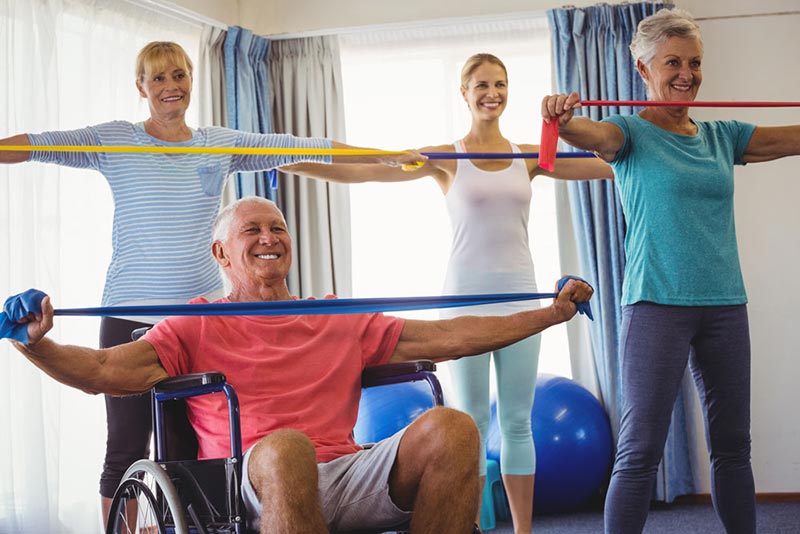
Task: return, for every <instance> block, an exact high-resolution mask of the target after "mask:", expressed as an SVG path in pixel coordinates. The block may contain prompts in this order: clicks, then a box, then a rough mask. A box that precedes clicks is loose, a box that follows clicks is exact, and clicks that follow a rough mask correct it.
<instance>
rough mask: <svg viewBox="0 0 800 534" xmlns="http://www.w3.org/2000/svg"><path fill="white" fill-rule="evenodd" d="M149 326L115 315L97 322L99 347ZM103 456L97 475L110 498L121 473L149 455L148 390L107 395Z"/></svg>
mask: <svg viewBox="0 0 800 534" xmlns="http://www.w3.org/2000/svg"><path fill="white" fill-rule="evenodd" d="M147 326H152V325H148V324H145V323H137V322H135V321H126V320H124V319H116V318H114V317H103V319H102V320H101V322H100V348H102V349H105V348H109V347H115V346H117V345H122V344H124V343H128V342H129V341H131V332H132V331H133V330H136V329H137V328H142V327H147ZM106 425H107V427H108V439H107V440H106V459H105V462H104V463H103V473H102V474H101V475H100V495H102V496H103V497H108V498H111V497H113V496H114V491H116V489H117V486H119V483H120V480H121V479H122V475H124V474H125V470H126V469H128V467H130V465H131V464H132V463H133V462H135V461H136V460H139V459H141V458H147V457H149V456H150V435H151V433H152V431H153V423H152V419H151V408H150V394H149V393H142V394H141V395H128V396H125V397H114V396H111V395H106Z"/></svg>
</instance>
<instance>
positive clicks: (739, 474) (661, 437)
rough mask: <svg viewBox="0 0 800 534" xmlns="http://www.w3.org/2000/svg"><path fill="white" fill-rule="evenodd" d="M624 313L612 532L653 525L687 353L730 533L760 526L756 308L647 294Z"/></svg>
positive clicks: (715, 489)
mask: <svg viewBox="0 0 800 534" xmlns="http://www.w3.org/2000/svg"><path fill="white" fill-rule="evenodd" d="M622 314H623V317H622V334H621V337H620V350H621V355H622V417H621V421H620V435H619V441H618V443H617V456H616V460H615V462H614V470H613V473H612V476H611V485H610V487H609V489H608V495H607V497H606V506H605V531H606V533H607V534H628V533H636V534H638V533H641V532H642V529H643V528H644V524H645V521H646V520H647V512H648V509H649V505H650V499H651V497H652V495H653V486H654V484H655V477H656V470H657V469H658V464H659V462H660V461H661V457H662V455H663V452H664V444H665V442H666V439H667V432H668V430H669V422H670V417H671V414H672V407H673V405H674V404H675V399H676V397H677V394H678V388H679V387H680V383H681V379H682V377H683V372H684V370H685V369H686V364H687V361H688V363H689V365H690V368H691V372H692V376H693V378H694V381H695V384H696V386H697V390H698V392H699V394H700V401H701V403H702V406H703V411H704V416H705V427H706V443H707V445H708V449H709V451H710V453H711V496H712V499H713V502H714V508H715V509H716V511H717V515H719V517H720V519H721V520H722V523H723V525H724V526H725V529H726V531H727V532H728V533H729V534H730V533H743V534H750V533H754V532H755V531H756V520H755V517H756V514H755V486H754V483H753V471H752V469H751V466H750V334H749V326H748V321H747V307H746V306H745V305H738V306H697V307H688V306H666V305H660V304H653V303H649V302H640V303H637V304H634V305H631V306H625V307H623V310H622ZM690 347H691V348H692V349H694V350H693V351H692V354H691V357H690V354H689V352H690V351H689V349H690Z"/></svg>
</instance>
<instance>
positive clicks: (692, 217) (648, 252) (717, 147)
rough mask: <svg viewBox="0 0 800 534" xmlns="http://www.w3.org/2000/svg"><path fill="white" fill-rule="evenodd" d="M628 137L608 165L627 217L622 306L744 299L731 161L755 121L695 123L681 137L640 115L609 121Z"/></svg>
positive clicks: (735, 159) (742, 148) (738, 159)
mask: <svg viewBox="0 0 800 534" xmlns="http://www.w3.org/2000/svg"><path fill="white" fill-rule="evenodd" d="M604 122H610V123H612V124H615V125H616V126H618V127H619V128H620V129H621V130H622V133H623V135H624V138H625V140H624V142H623V144H622V147H621V148H620V150H619V152H617V154H616V156H615V158H614V161H612V162H611V166H612V167H613V169H614V174H615V176H616V178H615V179H616V182H617V186H618V188H619V192H620V199H621V202H622V209H623V212H624V213H625V219H626V222H627V233H626V235H625V255H626V260H627V263H626V265H625V280H624V282H623V286H622V304H623V305H626V304H634V303H636V302H640V301H649V302H655V303H658V304H671V305H676V306H721V305H732V304H744V303H746V302H747V295H746V293H745V289H744V280H743V279H742V271H741V267H740V265H739V251H738V248H737V245H736V227H735V224H734V215H733V165H734V164H736V165H744V162H743V161H742V157H743V155H744V151H745V149H746V148H747V145H748V143H749V142H750V137H751V136H752V134H753V130H755V125H753V124H747V123H742V122H738V121H710V122H697V121H694V123H695V124H696V125H697V130H698V131H697V135H694V136H686V135H678V134H674V133H671V132H668V131H666V130H663V129H662V128H659V127H658V126H656V125H654V124H653V123H651V122H649V121H647V120H645V119H643V118H641V117H639V116H638V115H630V116H624V117H623V116H620V115H615V116H612V117H608V118H606V119H604Z"/></svg>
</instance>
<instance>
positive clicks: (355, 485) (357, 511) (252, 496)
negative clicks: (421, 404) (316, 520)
mask: <svg viewBox="0 0 800 534" xmlns="http://www.w3.org/2000/svg"><path fill="white" fill-rule="evenodd" d="M404 430H405V429H403V430H400V431H399V432H397V433H396V434H395V435H393V436H391V437H389V438H386V439H384V440H382V441H380V442H378V443H376V444H375V445H374V446H372V447H371V448H369V449H364V450H361V451H358V452H356V453H354V454H348V455H347V456H342V457H340V458H337V459H335V460H331V461H330V462H325V463H321V464H317V468H318V471H319V499H320V502H321V503H322V514H323V516H324V517H325V522H326V523H327V524H328V528H329V529H330V530H332V531H351V530H370V529H385V530H392V529H396V530H402V529H404V528H407V526H408V524H409V523H410V522H411V512H406V511H403V510H401V509H400V508H398V507H397V505H395V504H394V502H392V499H391V497H389V473H390V472H391V470H392V465H394V460H395V457H396V456H397V448H398V447H399V446H400V438H402V437H403V432H404ZM252 450H253V448H252V447H250V448H249V449H248V450H247V452H246V453H245V455H244V461H243V463H242V474H243V476H242V499H243V500H244V505H245V508H246V509H247V528H250V529H253V530H258V529H259V528H260V519H259V518H260V516H261V503H260V502H259V501H258V497H257V496H256V492H255V490H254V489H253V486H252V485H251V484H250V477H248V476H247V465H248V463H249V460H250V452H251V451H252Z"/></svg>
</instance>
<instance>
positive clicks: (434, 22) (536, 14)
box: [263, 11, 545, 41]
mask: <svg viewBox="0 0 800 534" xmlns="http://www.w3.org/2000/svg"><path fill="white" fill-rule="evenodd" d="M544 16H545V12H544V11H519V12H514V13H502V14H497V15H475V16H471V17H446V18H439V19H429V20H415V21H410V22H388V23H384V24H367V25H364V26H347V27H341V28H326V29H320V30H309V31H303V32H296V33H275V34H272V35H264V36H263V37H265V38H267V39H270V40H273V41H280V40H283V39H300V38H304V37H321V36H328V35H349V34H357V33H368V32H378V31H398V30H409V29H417V28H420V27H422V26H425V27H428V28H429V27H433V26H455V25H458V24H469V23H474V22H496V21H507V20H520V19H521V18H529V19H533V18H542V17H544Z"/></svg>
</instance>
